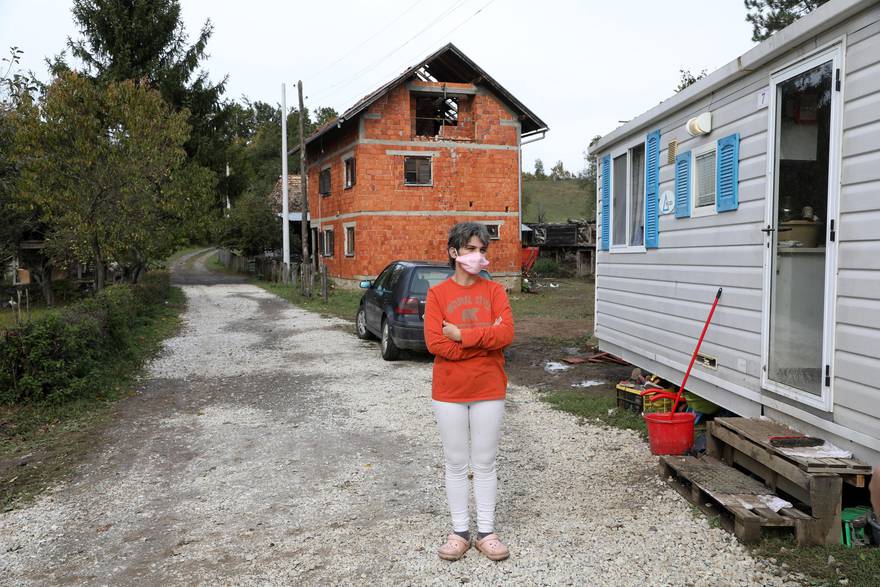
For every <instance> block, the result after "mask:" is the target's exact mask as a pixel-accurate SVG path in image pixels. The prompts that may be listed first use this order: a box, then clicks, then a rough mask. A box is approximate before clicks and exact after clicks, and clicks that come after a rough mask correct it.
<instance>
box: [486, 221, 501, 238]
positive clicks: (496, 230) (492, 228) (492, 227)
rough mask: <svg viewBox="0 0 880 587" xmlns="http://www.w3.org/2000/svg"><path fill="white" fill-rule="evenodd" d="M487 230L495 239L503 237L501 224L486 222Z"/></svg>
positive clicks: (490, 236)
mask: <svg viewBox="0 0 880 587" xmlns="http://www.w3.org/2000/svg"><path fill="white" fill-rule="evenodd" d="M485 226H486V230H487V231H489V239H490V240H493V241H497V240H499V239H500V238H501V234H500V232H501V225H500V224H486V225H485Z"/></svg>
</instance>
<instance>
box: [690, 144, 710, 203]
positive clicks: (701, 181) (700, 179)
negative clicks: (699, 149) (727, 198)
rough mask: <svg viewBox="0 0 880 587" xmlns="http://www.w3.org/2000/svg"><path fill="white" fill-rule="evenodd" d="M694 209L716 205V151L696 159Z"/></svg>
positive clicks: (698, 156)
mask: <svg viewBox="0 0 880 587" xmlns="http://www.w3.org/2000/svg"><path fill="white" fill-rule="evenodd" d="M694 162H695V165H694V208H702V207H705V206H714V205H715V149H712V150H711V151H709V152H708V153H703V154H702V155H697V156H696V158H695V159H694Z"/></svg>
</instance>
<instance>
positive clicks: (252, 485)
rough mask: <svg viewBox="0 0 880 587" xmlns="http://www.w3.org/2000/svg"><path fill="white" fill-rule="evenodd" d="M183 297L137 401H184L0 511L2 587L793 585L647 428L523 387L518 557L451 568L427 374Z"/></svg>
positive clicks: (509, 536) (247, 310)
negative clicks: (63, 480) (742, 537)
mask: <svg viewBox="0 0 880 587" xmlns="http://www.w3.org/2000/svg"><path fill="white" fill-rule="evenodd" d="M186 293H187V296H188V297H189V300H190V302H189V304H190V305H189V310H188V314H187V319H186V327H185V328H184V330H183V332H182V333H181V335H180V336H178V337H176V338H174V339H172V340H170V341H168V343H167V345H166V352H165V353H164V354H163V356H162V357H161V358H160V359H159V360H157V361H156V362H154V363H153V364H152V365H151V366H150V369H149V377H150V378H152V382H147V384H146V387H145V391H144V396H143V397H145V398H147V397H150V395H149V394H150V393H152V392H151V387H150V386H151V385H156V386H158V387H157V389H159V388H161V386H162V385H165V386H169V385H170V386H172V388H171V392H170V395H172V396H175V397H178V398H179V401H180V403H179V404H174V403H171V404H169V403H167V402H166V403H162V404H161V405H162V406H165V407H164V408H163V409H161V410H160V409H158V408H157V409H156V410H155V411H154V412H152V413H149V414H146V415H143V416H142V417H141V418H139V419H137V420H134V421H122V422H119V424H118V426H117V428H116V429H114V430H113V431H112V433H111V434H109V436H108V444H107V446H106V448H105V449H104V450H103V451H102V452H101V453H100V454H97V455H95V457H94V458H93V459H91V460H90V461H88V462H87V463H85V464H84V465H82V466H81V467H80V469H79V470H78V472H77V474H76V475H75V476H74V478H73V479H72V480H71V481H70V482H69V483H67V484H64V485H62V486H60V487H57V488H55V489H53V490H51V491H48V492H46V493H45V494H44V495H43V496H42V497H41V498H40V499H38V500H37V501H36V503H34V504H33V505H31V506H29V507H27V508H25V509H21V510H14V511H12V512H8V513H5V514H2V515H0V583H2V584H16V585H46V584H61V583H65V584H67V583H82V584H95V585H98V584H115V585H118V584H204V585H221V584H238V585H288V584H321V585H323V584H362V583H371V584H450V583H457V584H458V583H464V582H468V583H471V584H477V585H498V584H529V585H560V584H561V585H565V584H570V585H574V584H577V585H585V584H589V585H600V584H605V585H633V586H640V587H643V586H646V585H651V586H654V585H713V586H714V585H722V586H724V585H731V586H733V585H736V586H739V585H794V584H796V583H794V582H791V581H788V582H786V580H785V579H784V578H781V577H778V576H777V575H776V574H774V572H773V571H774V570H775V569H773V568H772V567H771V566H770V565H769V564H768V563H764V562H761V561H757V560H755V559H753V558H752V557H751V556H750V555H749V553H748V551H747V550H746V549H745V548H743V547H742V546H740V545H739V544H738V543H737V542H736V540H735V539H734V538H733V537H732V536H730V535H728V534H727V533H725V532H724V531H722V530H720V529H714V528H710V526H709V524H708V523H707V521H706V520H705V519H704V518H702V517H700V516H694V515H693V514H692V513H691V509H690V508H689V506H688V505H687V504H686V503H685V502H684V501H683V500H682V499H680V498H679V496H678V495H677V494H676V493H675V492H674V491H672V490H671V489H669V488H668V487H667V486H666V484H665V483H664V482H663V481H662V480H660V479H658V478H657V476H656V474H655V464H656V462H655V459H654V458H653V457H651V456H650V454H649V453H648V449H647V446H646V445H645V443H643V442H642V441H641V440H640V439H639V438H638V436H637V435H636V434H634V433H631V432H627V431H622V430H617V429H612V428H604V427H601V426H595V425H592V424H582V423H579V422H578V421H577V419H576V418H574V417H572V416H570V415H568V414H565V413H562V412H558V411H555V410H553V409H551V408H550V407H549V406H548V405H546V404H544V403H543V402H541V401H540V399H539V398H538V397H537V395H536V394H535V393H533V392H532V391H530V390H529V389H525V388H519V387H514V388H512V389H511V390H510V393H509V400H508V410H507V415H506V420H505V425H504V430H503V436H502V441H501V448H500V455H499V462H498V471H499V478H500V481H499V503H498V513H497V523H498V532H499V533H500V534H501V536H502V537H503V538H504V539H505V540H506V541H507V543H508V544H509V546H510V549H511V552H512V556H511V558H510V559H509V560H507V561H504V562H502V563H492V562H490V561H488V560H487V559H485V558H484V557H482V556H481V555H479V553H477V552H476V551H473V550H472V551H470V552H469V553H468V555H467V556H466V557H465V558H464V559H462V560H461V561H458V562H455V563H451V564H450V563H448V562H445V561H441V560H439V559H438V558H437V557H436V555H435V552H434V551H435V549H436V548H437V546H439V544H440V543H441V542H442V540H443V538H444V537H445V535H446V533H447V532H448V531H449V522H448V515H447V512H446V504H445V498H444V493H443V485H442V484H443V479H442V467H441V449H440V444H439V438H438V435H437V433H436V431H435V428H434V422H433V417H432V414H431V406H430V376H431V371H430V369H431V366H430V363H429V362H427V361H424V360H422V361H418V360H416V361H403V362H398V363H386V362H384V361H382V360H381V358H380V357H379V352H378V348H376V346H375V345H374V344H369V343H364V342H361V341H359V340H358V339H356V338H355V337H354V335H353V334H350V333H347V332H344V331H343V330H342V329H340V328H338V325H339V324H340V323H342V322H341V321H338V320H329V319H325V318H321V317H319V316H317V315H315V314H311V313H307V312H304V311H301V310H299V309H295V308H292V307H289V306H286V305H285V303H284V302H282V301H280V300H278V299H277V298H274V297H273V296H271V295H269V294H267V293H265V292H263V291H262V290H260V289H258V288H256V287H254V286H250V285H229V284H225V285H215V286H191V287H187V288H186ZM163 382H164V383H163ZM155 393H159V392H155ZM164 393H169V392H168V391H167V389H166V391H165V392H164ZM175 394H176V395H175ZM157 397H158V396H157ZM187 402H189V403H187ZM108 524H109V526H107V525H108ZM102 528H103V530H102Z"/></svg>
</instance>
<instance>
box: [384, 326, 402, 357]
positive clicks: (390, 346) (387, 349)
mask: <svg viewBox="0 0 880 587" xmlns="http://www.w3.org/2000/svg"><path fill="white" fill-rule="evenodd" d="M398 357H400V349H399V348H397V345H396V344H394V339H393V338H391V327H390V326H389V325H388V320H382V358H383V359H385V360H386V361H396V360H397V359H398Z"/></svg>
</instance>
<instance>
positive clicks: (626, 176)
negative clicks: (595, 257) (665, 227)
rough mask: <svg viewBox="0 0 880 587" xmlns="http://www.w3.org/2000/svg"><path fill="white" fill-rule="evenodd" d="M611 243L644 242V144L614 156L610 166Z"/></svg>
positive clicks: (633, 244)
mask: <svg viewBox="0 0 880 587" xmlns="http://www.w3.org/2000/svg"><path fill="white" fill-rule="evenodd" d="M611 183H612V186H611V246H612V247H615V248H626V247H639V248H641V247H643V246H644V244H645V144H644V143H642V144H640V145H636V146H635V147H633V148H631V149H629V150H628V151H626V152H625V153H622V154H620V155H618V156H617V157H614V159H613V161H612V170H611Z"/></svg>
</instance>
